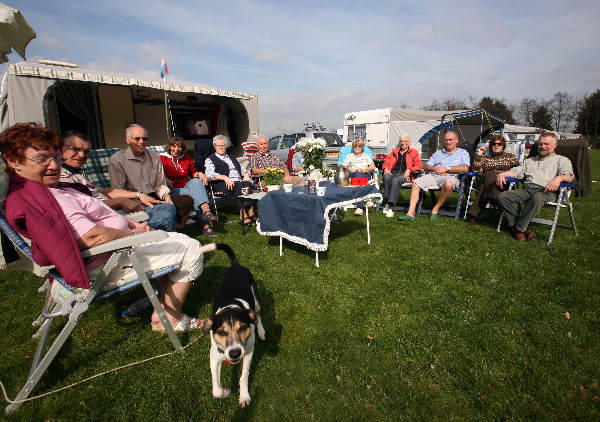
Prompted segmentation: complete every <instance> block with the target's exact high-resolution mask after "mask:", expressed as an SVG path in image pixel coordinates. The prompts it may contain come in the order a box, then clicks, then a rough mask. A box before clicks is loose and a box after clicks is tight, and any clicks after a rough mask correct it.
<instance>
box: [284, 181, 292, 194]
mask: <svg viewBox="0 0 600 422" xmlns="http://www.w3.org/2000/svg"><path fill="white" fill-rule="evenodd" d="M293 187H294V185H292V184H291V183H286V184H284V185H283V190H284V191H286V192H288V193H289V192H291V191H292V188H293Z"/></svg>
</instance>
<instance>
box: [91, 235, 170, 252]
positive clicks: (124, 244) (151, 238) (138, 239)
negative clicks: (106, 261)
mask: <svg viewBox="0 0 600 422" xmlns="http://www.w3.org/2000/svg"><path fill="white" fill-rule="evenodd" d="M168 236H169V235H168V234H167V232H165V231H163V230H151V231H149V232H145V233H140V234H134V235H132V236H125V237H122V238H120V239H115V240H111V241H110V242H106V243H103V244H102V245H98V246H94V247H93V248H89V249H86V250H83V251H81V256H82V257H83V258H89V257H90V256H94V255H98V254H101V253H105V252H112V251H115V250H117V249H123V248H128V247H130V246H135V245H143V244H144V243H152V242H158V241H159V240H163V239H166V238H167V237H168Z"/></svg>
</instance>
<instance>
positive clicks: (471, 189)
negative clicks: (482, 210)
mask: <svg viewBox="0 0 600 422" xmlns="http://www.w3.org/2000/svg"><path fill="white" fill-rule="evenodd" d="M467 176H468V177H469V182H468V183H469V189H468V190H467V194H466V201H465V213H464V215H463V220H466V219H467V213H468V212H469V208H471V205H473V204H474V201H473V200H472V199H471V194H472V193H473V192H477V187H476V186H475V182H476V180H477V177H478V176H479V173H477V172H476V171H469V172H467Z"/></svg>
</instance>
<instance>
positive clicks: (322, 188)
mask: <svg viewBox="0 0 600 422" xmlns="http://www.w3.org/2000/svg"><path fill="white" fill-rule="evenodd" d="M317 196H325V186H319V187H318V188H317Z"/></svg>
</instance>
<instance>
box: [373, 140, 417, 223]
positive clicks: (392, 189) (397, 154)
mask: <svg viewBox="0 0 600 422" xmlns="http://www.w3.org/2000/svg"><path fill="white" fill-rule="evenodd" d="M399 145H400V146H399V147H398V148H396V149H395V150H393V151H392V152H391V153H390V154H389V155H388V156H387V157H385V161H384V163H383V165H382V166H381V167H382V169H383V189H384V195H385V196H386V199H384V200H385V201H386V205H385V208H384V209H383V213H384V214H385V216H386V217H390V218H391V217H393V216H394V208H395V206H396V202H397V201H398V195H399V194H400V189H402V184H403V183H410V182H412V180H413V172H415V171H419V170H421V169H422V168H423V163H422V162H421V157H420V156H419V153H418V152H417V150H416V149H414V148H411V147H410V137H409V136H408V134H406V133H402V134H400V139H399Z"/></svg>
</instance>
